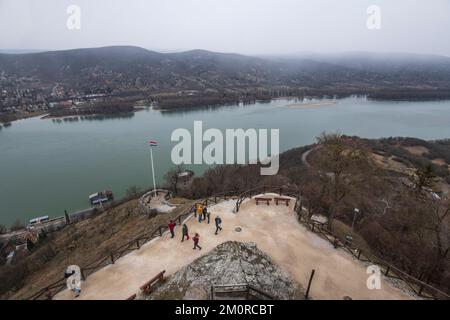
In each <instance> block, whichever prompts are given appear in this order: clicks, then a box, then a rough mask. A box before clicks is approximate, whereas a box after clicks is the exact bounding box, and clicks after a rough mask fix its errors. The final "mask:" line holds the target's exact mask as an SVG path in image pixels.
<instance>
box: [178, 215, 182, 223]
mask: <svg viewBox="0 0 450 320" xmlns="http://www.w3.org/2000/svg"><path fill="white" fill-rule="evenodd" d="M178 223H179V224H181V216H178Z"/></svg>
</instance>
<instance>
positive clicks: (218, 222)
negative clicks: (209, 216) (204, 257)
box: [214, 216, 222, 235]
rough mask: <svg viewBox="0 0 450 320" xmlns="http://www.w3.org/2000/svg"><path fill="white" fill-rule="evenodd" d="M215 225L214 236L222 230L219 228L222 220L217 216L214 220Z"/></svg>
mask: <svg viewBox="0 0 450 320" xmlns="http://www.w3.org/2000/svg"><path fill="white" fill-rule="evenodd" d="M214 221H215V223H216V235H217V233H218V232H219V230H222V227H221V226H220V225H221V224H222V219H220V217H219V216H217V217H216V219H214Z"/></svg>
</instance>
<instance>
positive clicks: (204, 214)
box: [169, 203, 222, 250]
mask: <svg viewBox="0 0 450 320" xmlns="http://www.w3.org/2000/svg"><path fill="white" fill-rule="evenodd" d="M197 216H198V222H199V223H202V221H206V222H207V223H208V224H209V223H210V219H211V212H210V211H208V208H207V207H206V206H204V205H202V204H200V203H198V204H197V206H196V208H195V210H194V217H195V218H197ZM214 223H215V225H216V232H215V235H217V234H218V232H219V231H221V230H222V219H221V218H220V217H219V216H217V217H216V218H215V219H214ZM176 225H177V224H176V222H175V221H173V220H170V222H169V231H170V234H171V238H174V237H175V226H176ZM181 233H182V236H181V242H184V238H186V240H189V239H190V238H189V230H188V226H187V225H186V224H185V223H183V226H182V228H181ZM192 240H193V241H194V248H193V250H195V249H197V248H198V249H199V250H201V249H202V247H200V245H199V242H200V235H199V234H198V233H195V235H194V237H192Z"/></svg>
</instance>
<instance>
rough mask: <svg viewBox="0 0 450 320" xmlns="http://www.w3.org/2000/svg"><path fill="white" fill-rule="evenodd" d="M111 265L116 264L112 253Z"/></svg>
mask: <svg viewBox="0 0 450 320" xmlns="http://www.w3.org/2000/svg"><path fill="white" fill-rule="evenodd" d="M111 263H112V264H114V253H113V252H111Z"/></svg>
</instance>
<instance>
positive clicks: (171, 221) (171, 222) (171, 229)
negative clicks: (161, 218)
mask: <svg viewBox="0 0 450 320" xmlns="http://www.w3.org/2000/svg"><path fill="white" fill-rule="evenodd" d="M176 225H177V224H176V223H175V221H173V220H170V222H169V230H170V234H171V235H172V236H171V238H173V237H175V232H174V231H173V230H174V229H175V226H176Z"/></svg>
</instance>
